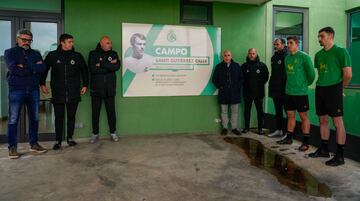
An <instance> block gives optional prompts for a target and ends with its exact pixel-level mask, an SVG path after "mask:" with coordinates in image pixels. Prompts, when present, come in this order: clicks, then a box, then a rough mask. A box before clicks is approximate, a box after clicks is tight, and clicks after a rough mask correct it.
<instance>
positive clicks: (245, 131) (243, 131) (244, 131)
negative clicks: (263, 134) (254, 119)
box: [241, 128, 250, 133]
mask: <svg viewBox="0 0 360 201" xmlns="http://www.w3.org/2000/svg"><path fill="white" fill-rule="evenodd" d="M249 131H250V129H248V128H244V129H243V130H242V131H241V132H242V133H247V132H249Z"/></svg>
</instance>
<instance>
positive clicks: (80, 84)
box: [4, 29, 120, 159]
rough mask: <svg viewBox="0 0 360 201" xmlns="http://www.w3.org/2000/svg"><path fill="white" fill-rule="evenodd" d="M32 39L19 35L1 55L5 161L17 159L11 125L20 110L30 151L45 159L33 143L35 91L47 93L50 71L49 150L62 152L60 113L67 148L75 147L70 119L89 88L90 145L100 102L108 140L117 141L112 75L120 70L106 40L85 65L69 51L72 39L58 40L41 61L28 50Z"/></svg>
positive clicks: (95, 135) (14, 125)
mask: <svg viewBox="0 0 360 201" xmlns="http://www.w3.org/2000/svg"><path fill="white" fill-rule="evenodd" d="M32 38H33V35H32V33H31V32H30V31H29V30H26V29H21V30H19V31H18V32H17V35H16V41H17V43H16V46H15V47H13V48H10V49H8V50H5V54H4V57H5V63H6V65H7V67H8V73H7V79H8V85H9V120H8V130H7V135H8V144H9V146H8V149H9V158H11V159H16V158H19V157H20V154H19V153H18V152H17V132H18V131H17V125H18V121H19V117H20V113H21V108H22V106H23V105H26V107H27V113H28V116H29V143H30V151H34V152H37V153H45V152H46V151H47V149H45V148H44V147H42V146H40V145H39V143H38V125H39V123H38V121H39V120H38V113H39V101H40V90H39V85H40V89H41V91H42V92H43V93H45V94H47V93H49V89H48V87H47V86H46V78H47V74H48V71H50V70H51V81H50V88H51V95H52V98H51V102H52V104H53V107H54V112H55V133H56V142H55V144H54V146H53V149H54V150H59V149H61V148H62V140H63V139H62V138H63V134H64V125H65V124H64V122H65V109H66V116H67V123H66V125H67V126H66V127H67V132H66V133H67V135H66V141H67V143H68V145H69V146H75V145H77V143H76V142H75V140H74V139H73V134H74V127H75V114H76V111H77V107H78V104H79V102H80V101H81V95H83V94H85V93H86V91H87V88H88V83H89V70H88V69H90V93H91V97H92V98H91V104H92V126H93V134H92V136H91V143H95V142H96V141H97V139H98V134H99V114H100V108H101V104H102V101H104V103H105V107H106V111H107V116H108V123H109V127H110V136H111V139H112V140H113V141H118V136H117V134H116V115H115V91H116V90H115V87H116V75H115V72H116V71H117V70H119V68H120V60H119V57H118V54H117V53H116V52H115V51H113V50H112V42H111V40H110V38H109V37H108V36H104V37H102V38H101V40H100V42H99V43H98V44H97V46H96V48H95V50H93V51H91V52H90V54H89V61H88V65H89V66H87V65H86V62H85V60H84V58H83V56H82V55H81V54H80V53H79V52H76V51H75V49H74V46H73V45H74V38H73V36H71V35H70V34H62V35H61V36H60V38H59V46H58V48H57V49H56V50H54V51H51V52H49V53H48V54H47V56H46V58H45V60H44V61H43V59H42V57H41V55H40V53H39V52H38V51H35V50H33V49H31V47H30V45H31V42H32Z"/></svg>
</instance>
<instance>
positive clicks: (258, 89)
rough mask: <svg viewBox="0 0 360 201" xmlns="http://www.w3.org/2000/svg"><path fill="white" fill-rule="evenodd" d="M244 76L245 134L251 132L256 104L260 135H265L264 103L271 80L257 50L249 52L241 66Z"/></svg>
mask: <svg viewBox="0 0 360 201" xmlns="http://www.w3.org/2000/svg"><path fill="white" fill-rule="evenodd" d="M241 69H242V71H243V74H244V93H243V96H244V117H245V128H244V129H243V130H242V132H243V133H247V132H249V128H250V113H251V105H252V103H253V102H254V103H255V106H256V111H257V120H258V134H259V135H264V131H263V130H262V128H263V116H264V112H263V111H264V110H263V102H264V96H265V87H264V85H265V83H266V82H267V81H268V79H269V71H268V69H267V66H266V65H265V64H264V63H263V62H261V61H260V59H259V56H258V54H257V52H256V49H255V48H250V49H249V50H248V56H247V57H246V62H245V63H244V64H243V65H242V66H241Z"/></svg>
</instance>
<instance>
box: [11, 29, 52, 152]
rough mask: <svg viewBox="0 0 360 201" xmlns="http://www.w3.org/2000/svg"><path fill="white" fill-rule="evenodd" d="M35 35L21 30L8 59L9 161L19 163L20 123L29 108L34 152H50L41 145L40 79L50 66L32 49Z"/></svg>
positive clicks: (30, 142)
mask: <svg viewBox="0 0 360 201" xmlns="http://www.w3.org/2000/svg"><path fill="white" fill-rule="evenodd" d="M32 38H33V34H32V33H31V32H30V31H29V30H27V29H20V30H19V31H18V32H17V34H16V46H15V47H13V48H10V49H7V50H5V53H4V59H5V63H6V66H7V68H8V72H7V75H6V77H7V81H8V85H9V96H8V98H9V117H8V127H7V135H8V143H9V146H8V149H9V156H8V157H9V158H10V159H17V158H19V157H20V154H19V153H18V152H17V133H18V122H19V119H20V116H21V109H22V108H23V106H24V105H26V107H27V112H28V115H29V144H30V151H35V152H37V153H44V152H46V151H47V150H46V149H45V148H43V147H42V146H40V145H39V144H38V128H39V114H38V113H39V102H40V92H39V80H40V79H39V78H40V75H41V74H42V73H43V72H44V71H45V70H46V66H45V64H44V62H43V60H42V57H41V55H40V53H39V52H38V51H35V50H33V49H31V47H30V44H31V42H32Z"/></svg>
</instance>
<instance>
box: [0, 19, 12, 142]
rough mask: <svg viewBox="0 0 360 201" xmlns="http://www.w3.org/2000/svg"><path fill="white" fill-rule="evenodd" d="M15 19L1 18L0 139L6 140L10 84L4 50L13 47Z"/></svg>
mask: <svg viewBox="0 0 360 201" xmlns="http://www.w3.org/2000/svg"><path fill="white" fill-rule="evenodd" d="M13 26H14V20H12V19H10V18H7V19H6V18H0V36H1V37H0V141H6V131H7V119H8V97H7V96H8V86H7V80H6V73H7V67H6V66H5V60H4V51H5V50H6V49H8V48H11V46H12V45H13V44H12V41H13V34H12V30H13Z"/></svg>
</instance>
